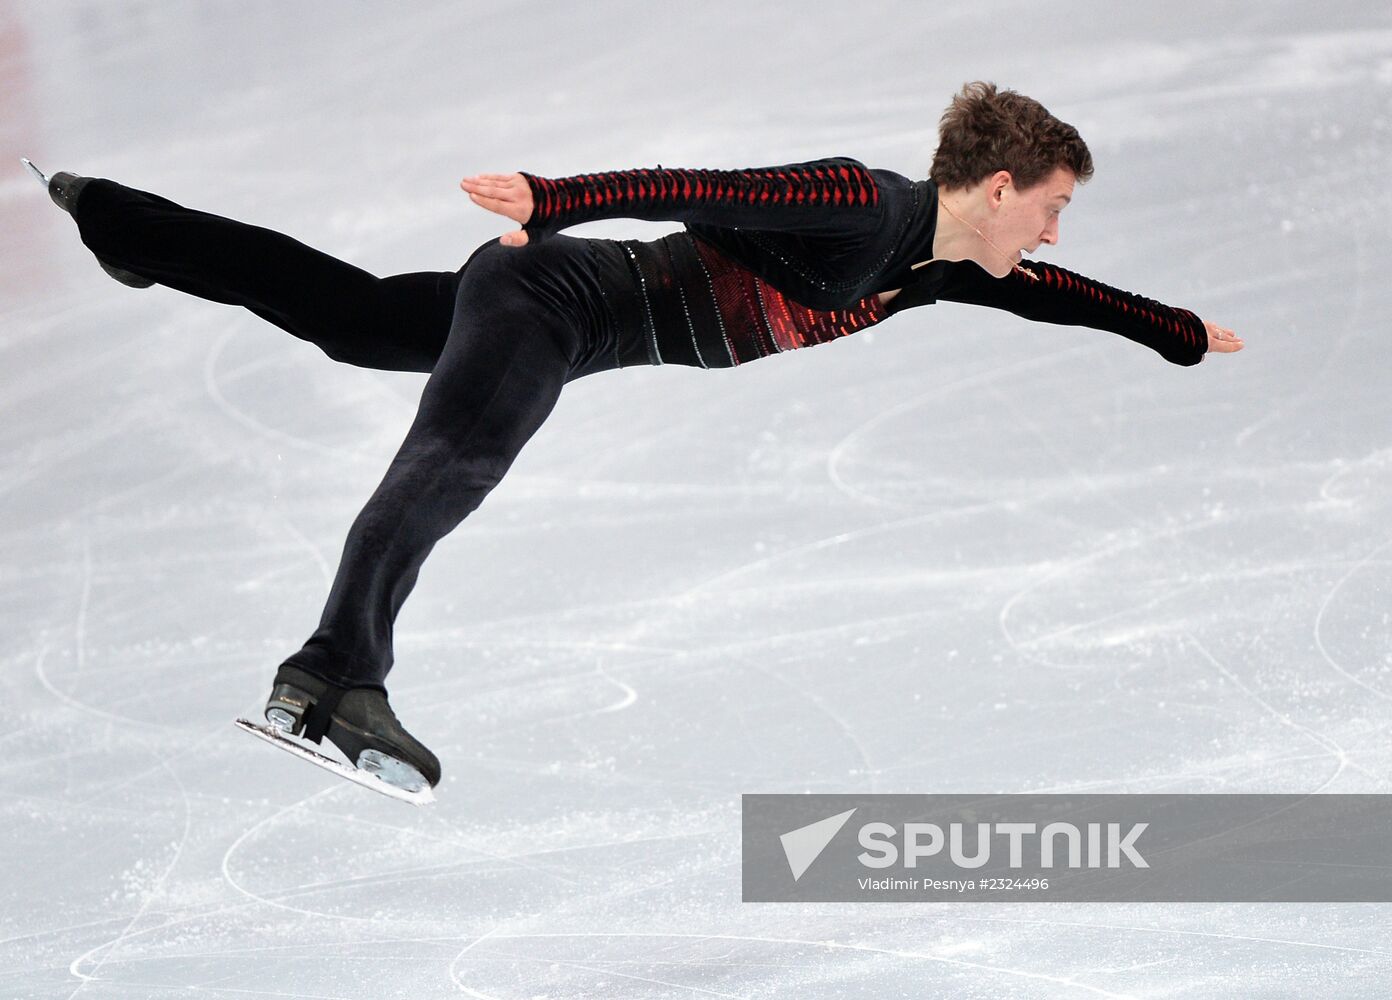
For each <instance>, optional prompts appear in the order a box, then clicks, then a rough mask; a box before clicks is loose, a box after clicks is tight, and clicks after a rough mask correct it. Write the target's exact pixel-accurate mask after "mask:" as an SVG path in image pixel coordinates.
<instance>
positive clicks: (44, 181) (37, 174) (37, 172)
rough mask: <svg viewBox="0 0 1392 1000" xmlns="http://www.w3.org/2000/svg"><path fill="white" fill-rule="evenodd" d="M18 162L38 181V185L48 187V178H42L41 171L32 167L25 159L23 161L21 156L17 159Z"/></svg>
mask: <svg viewBox="0 0 1392 1000" xmlns="http://www.w3.org/2000/svg"><path fill="white" fill-rule="evenodd" d="M19 162H20V163H22V164H24V165H25V167H27V168H28V169H29V172H30V173H31V174H33V175H34V176H35V177H37V178H38V179H39V183H40V184H42V185H43V186H44V187H45V188H47V187H48V178H47V177H45V176H44V173H43V171H42V170H40V169H39V168H38V167H36V166H34V164H32V163H30V162H29V161H28V160H26V159H25V158H24V157H22V156H21V157H20V158H19Z"/></svg>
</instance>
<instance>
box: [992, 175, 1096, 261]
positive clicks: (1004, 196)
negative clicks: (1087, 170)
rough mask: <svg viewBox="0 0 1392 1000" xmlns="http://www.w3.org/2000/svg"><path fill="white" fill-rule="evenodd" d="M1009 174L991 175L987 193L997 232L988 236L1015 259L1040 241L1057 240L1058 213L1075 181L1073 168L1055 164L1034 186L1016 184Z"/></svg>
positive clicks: (1035, 246) (1029, 250) (1071, 196)
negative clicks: (1055, 166) (993, 176)
mask: <svg viewBox="0 0 1392 1000" xmlns="http://www.w3.org/2000/svg"><path fill="white" fill-rule="evenodd" d="M1009 178H1010V174H1009V173H1007V172H1006V171H1004V170H1002V171H1000V173H998V174H997V175H996V178H994V179H993V180H994V183H993V185H992V189H991V191H990V192H989V194H988V198H989V199H990V201H991V209H992V211H993V214H994V216H995V225H994V226H993V228H994V229H995V230H996V233H997V235H995V236H992V237H991V240H992V242H994V243H995V244H996V245H997V246H999V247H1000V248H1001V249H1002V250H1003V251H1005V252H1006V253H1007V254H1010V255H1011V256H1012V258H1013V259H1014V260H1015V261H1016V262H1018V261H1019V260H1020V258H1021V257H1022V256H1023V255H1024V254H1027V253H1029V254H1032V253H1034V252H1035V251H1036V250H1038V249H1039V247H1040V245H1041V244H1043V243H1047V244H1049V245H1050V246H1053V245H1054V244H1056V243H1058V241H1059V215H1060V213H1062V212H1063V210H1064V208H1065V207H1066V206H1067V205H1068V203H1069V202H1070V201H1072V200H1073V186H1074V184H1075V183H1076V181H1077V178H1076V177H1074V175H1073V171H1071V170H1069V169H1068V168H1067V167H1058V168H1056V169H1055V170H1054V172H1053V173H1052V174H1050V175H1049V176H1048V177H1046V178H1044V180H1042V181H1040V182H1039V183H1038V184H1036V185H1034V186H1033V187H1028V188H1024V189H1020V188H1017V187H1015V185H1014V182H1013V181H1011V180H1010V179H1009Z"/></svg>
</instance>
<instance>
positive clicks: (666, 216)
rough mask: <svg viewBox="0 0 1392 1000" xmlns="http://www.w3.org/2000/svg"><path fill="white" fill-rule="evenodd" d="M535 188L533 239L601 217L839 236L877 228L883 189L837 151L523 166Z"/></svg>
mask: <svg viewBox="0 0 1392 1000" xmlns="http://www.w3.org/2000/svg"><path fill="white" fill-rule="evenodd" d="M522 176H523V177H525V178H526V179H527V183H528V185H529V186H530V187H531V189H532V199H533V202H534V206H535V207H534V208H533V211H532V217H531V218H530V219H529V220H528V221H527V223H526V225H525V226H524V227H523V228H524V229H526V230H527V234H528V237H529V238H530V239H538V238H544V237H545V236H547V235H549V234H551V233H554V232H557V231H559V230H561V229H564V228H566V227H567V226H573V225H576V224H578V223H581V222H590V221H593V220H595V219H615V218H625V219H647V220H652V221H669V222H691V223H699V224H704V225H710V226H722V227H727V228H734V229H757V230H767V231H775V232H780V231H781V232H796V233H804V234H808V235H818V234H826V235H833V234H834V235H837V236H840V237H844V236H845V235H846V234H847V232H848V230H863V231H865V232H867V233H868V232H872V231H873V230H874V229H875V228H876V227H877V226H878V225H879V221H880V192H879V189H878V187H877V186H876V184H875V179H874V177H873V176H872V175H871V172H870V171H869V170H868V169H866V167H865V166H864V165H863V164H862V163H860V162H859V161H857V160H853V159H850V158H849V157H832V158H830V159H824V160H812V161H809V162H806V163H793V164H788V165H786V166H781V167H760V168H755V169H749V170H677V169H669V168H665V167H662V166H661V165H659V166H657V167H656V168H654V169H650V170H648V169H644V170H620V171H612V172H609V173H601V174H580V175H578V176H575V177H561V178H550V177H537V176H534V175H532V174H528V173H523V175H522Z"/></svg>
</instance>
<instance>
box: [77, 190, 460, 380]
mask: <svg viewBox="0 0 1392 1000" xmlns="http://www.w3.org/2000/svg"><path fill="white" fill-rule="evenodd" d="M71 210H72V213H73V217H74V218H75V219H76V220H77V225H78V230H79V232H80V233H81V235H82V242H83V243H85V244H86V245H87V247H88V248H89V249H91V250H92V252H93V253H95V254H96V255H97V256H98V257H99V258H101V259H102V260H103V261H105V262H107V263H108V264H111V265H115V266H116V267H118V268H120V269H122V270H124V271H129V272H131V273H133V274H137V275H140V276H142V277H146V278H150V279H152V280H154V281H157V282H159V283H160V284H162V285H166V286H168V287H170V288H174V289H177V290H179V291H182V292H187V293H189V294H191V295H197V296H199V297H200V298H205V299H210V300H212V301H214V302H224V303H228V304H230V305H239V306H244V307H245V308H247V309H249V310H250V311H251V312H253V313H255V314H256V315H258V316H260V317H262V318H263V319H266V320H269V321H270V322H272V323H274V324H275V325H276V326H279V327H280V328H281V329H283V330H286V331H288V332H289V333H291V334H294V335H295V336H296V337H299V338H300V339H301V340H307V341H309V342H310V343H312V344H315V345H316V346H318V347H319V348H320V349H321V350H323V351H324V353H325V354H327V355H328V356H329V357H331V358H333V359H334V360H336V361H343V362H346V363H348V364H353V365H358V366H360V367H364V368H378V369H385V370H389V371H419V372H428V371H430V370H431V369H432V368H433V367H434V365H435V361H436V359H437V358H438V357H439V355H440V351H441V350H442V349H443V347H444V344H445V340H446V338H447V337H448V335H449V330H450V324H451V321H452V317H453V311H454V302H455V296H456V291H457V286H458V282H459V275H458V274H457V273H456V272H420V273H415V274H402V275H397V276H394V277H390V278H377V277H375V276H373V275H371V274H369V273H368V272H366V271H363V270H361V269H360V268H357V267H354V266H352V265H351V264H346V263H344V262H343V261H340V260H337V259H335V258H333V257H330V256H329V255H328V254H325V253H321V252H320V251H318V250H315V249H313V248H311V247H308V246H305V245H304V244H303V243H300V242H298V241H296V240H293V239H291V238H290V237H288V236H285V235H282V234H281V233H277V232H274V231H273V230H270V229H263V228H261V227H259V226H251V225H247V224H245V223H241V222H236V221H234V220H232V219H226V218H223V217H221V216H217V215H210V214H208V213H206V212H199V211H195V210H193V209H188V208H184V207H183V206H182V205H178V204H175V203H174V202H172V201H170V200H168V199H167V198H161V197H159V196H158V195H154V194H149V193H148V192H145V191H137V190H135V189H134V188H128V187H125V186H124V185H121V184H117V183H115V182H113V181H109V180H102V179H100V178H94V179H92V180H91V181H90V182H88V183H87V184H86V185H85V186H84V187H83V188H82V190H81V193H80V195H79V196H78V198H77V200H76V204H75V205H74V206H73V207H72V209H71Z"/></svg>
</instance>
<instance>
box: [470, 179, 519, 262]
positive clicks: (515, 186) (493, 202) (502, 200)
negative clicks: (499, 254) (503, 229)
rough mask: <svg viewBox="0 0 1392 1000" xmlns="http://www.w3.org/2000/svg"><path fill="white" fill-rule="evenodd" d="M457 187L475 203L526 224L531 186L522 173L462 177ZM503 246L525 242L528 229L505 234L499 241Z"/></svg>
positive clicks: (515, 245) (514, 245)
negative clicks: (466, 193) (465, 192)
mask: <svg viewBox="0 0 1392 1000" xmlns="http://www.w3.org/2000/svg"><path fill="white" fill-rule="evenodd" d="M459 186H460V187H461V188H463V189H464V190H465V191H467V192H468V193H469V197H470V198H472V199H473V201H474V204H475V205H479V206H481V207H483V208H486V209H488V210H489V211H490V212H497V213H498V214H499V215H506V216H507V217H508V218H509V219H511V220H512V221H513V222H518V223H523V224H525V223H526V221H527V220H528V219H530V218H531V217H532V209H533V207H534V206H533V203H532V188H531V185H529V184H528V183H527V178H525V177H523V176H522V175H521V174H474V175H473V176H472V177H465V178H464V179H463V180H462V181H460V182H459ZM498 242H500V243H502V244H503V245H504V246H509V247H521V246H526V245H527V231H526V230H525V229H519V230H517V231H516V232H512V233H504V234H503V235H502V236H501V237H500V238H499V240H498Z"/></svg>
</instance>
